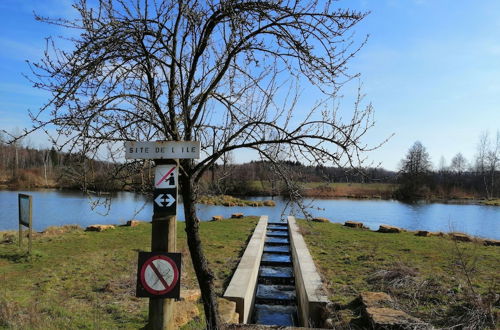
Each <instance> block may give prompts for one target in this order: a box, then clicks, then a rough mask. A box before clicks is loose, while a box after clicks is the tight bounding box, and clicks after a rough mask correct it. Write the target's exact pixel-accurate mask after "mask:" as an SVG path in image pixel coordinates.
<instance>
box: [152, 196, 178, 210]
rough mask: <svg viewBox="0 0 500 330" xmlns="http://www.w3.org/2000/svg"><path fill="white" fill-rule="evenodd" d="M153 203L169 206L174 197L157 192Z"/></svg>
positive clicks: (159, 205)
mask: <svg viewBox="0 0 500 330" xmlns="http://www.w3.org/2000/svg"><path fill="white" fill-rule="evenodd" d="M155 203H156V205H158V207H170V206H172V204H174V203H175V198H174V196H172V195H170V194H159V195H158V196H157V197H156V198H155Z"/></svg>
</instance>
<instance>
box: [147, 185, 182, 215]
mask: <svg viewBox="0 0 500 330" xmlns="http://www.w3.org/2000/svg"><path fill="white" fill-rule="evenodd" d="M153 200H154V204H153V210H154V212H155V213H156V212H160V213H162V214H163V215H175V214H176V210H177V188H169V189H155V190H154V195H153Z"/></svg>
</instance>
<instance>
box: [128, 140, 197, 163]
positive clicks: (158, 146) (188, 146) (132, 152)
mask: <svg viewBox="0 0 500 330" xmlns="http://www.w3.org/2000/svg"><path fill="white" fill-rule="evenodd" d="M125 158H126V159H138V158H139V159H186V158H191V159H196V158H200V142H198V141H162V142H159V141H158V142H157V141H127V142H125Z"/></svg>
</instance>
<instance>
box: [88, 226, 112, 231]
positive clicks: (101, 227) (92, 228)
mask: <svg viewBox="0 0 500 330" xmlns="http://www.w3.org/2000/svg"><path fill="white" fill-rule="evenodd" d="M108 229H115V226H113V225H90V226H88V227H87V228H85V231H104V230H108Z"/></svg>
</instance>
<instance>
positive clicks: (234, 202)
mask: <svg viewBox="0 0 500 330" xmlns="http://www.w3.org/2000/svg"><path fill="white" fill-rule="evenodd" d="M198 203H201V204H206V205H221V206H276V202H275V201H273V200H265V201H249V200H244V199H240V198H237V197H233V196H228V195H216V196H213V195H210V196H201V197H200V198H199V200H198Z"/></svg>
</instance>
